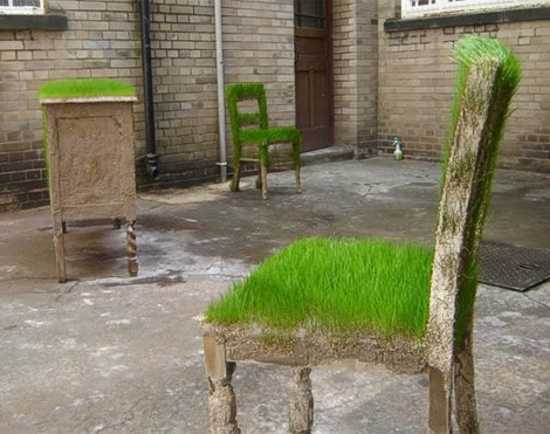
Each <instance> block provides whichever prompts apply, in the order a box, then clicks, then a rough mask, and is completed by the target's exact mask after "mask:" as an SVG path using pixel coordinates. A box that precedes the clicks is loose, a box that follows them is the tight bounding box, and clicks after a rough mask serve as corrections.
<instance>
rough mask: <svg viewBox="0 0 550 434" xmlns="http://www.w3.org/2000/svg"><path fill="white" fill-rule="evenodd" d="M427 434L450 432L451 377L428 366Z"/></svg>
mask: <svg viewBox="0 0 550 434" xmlns="http://www.w3.org/2000/svg"><path fill="white" fill-rule="evenodd" d="M428 375H429V377H430V386H429V387H430V397H429V407H430V408H429V416H428V417H429V420H428V434H452V424H451V415H452V403H451V393H452V385H451V381H452V378H451V376H450V375H445V374H443V373H442V372H441V371H440V370H439V369H436V368H432V367H430V368H429V369H428Z"/></svg>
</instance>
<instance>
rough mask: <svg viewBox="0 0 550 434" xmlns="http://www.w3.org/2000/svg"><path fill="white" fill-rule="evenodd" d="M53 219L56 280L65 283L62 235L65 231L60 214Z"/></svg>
mask: <svg viewBox="0 0 550 434" xmlns="http://www.w3.org/2000/svg"><path fill="white" fill-rule="evenodd" d="M53 220H54V222H53V245H54V249H55V266H56V272H57V280H58V282H59V283H65V282H66V281H67V274H66V270H65V240H64V236H63V234H64V233H65V231H64V224H63V218H62V217H61V216H54V218H53Z"/></svg>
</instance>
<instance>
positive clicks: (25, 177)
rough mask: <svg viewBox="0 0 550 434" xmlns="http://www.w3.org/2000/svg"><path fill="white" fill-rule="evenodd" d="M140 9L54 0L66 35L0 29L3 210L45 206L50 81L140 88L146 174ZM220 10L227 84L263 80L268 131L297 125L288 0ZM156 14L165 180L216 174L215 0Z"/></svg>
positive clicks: (170, 3) (162, 1) (159, 5)
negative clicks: (100, 81) (45, 89)
mask: <svg viewBox="0 0 550 434" xmlns="http://www.w3.org/2000/svg"><path fill="white" fill-rule="evenodd" d="M50 4H52V2H50ZM137 4H138V2H137V1H134V0H114V1H73V0H59V1H56V2H55V6H56V7H59V8H61V9H63V10H64V13H65V14H66V15H67V17H68V26H69V28H68V30H66V31H7V30H0V62H1V68H0V99H1V100H2V104H1V105H0V124H1V128H0V210H6V209H10V208H15V207H23V208H24V207H29V206H38V205H44V204H47V201H48V196H47V187H46V179H45V165H44V161H43V159H42V152H41V150H42V115H41V111H40V106H39V103H38V99H37V90H38V89H39V87H40V86H41V85H42V84H43V83H44V82H45V81H47V80H54V79H60V78H95V77H104V78H119V79H123V80H126V81H128V82H130V83H132V84H134V85H136V86H137V88H138V94H139V95H138V96H139V99H140V101H139V102H138V104H136V105H135V112H136V116H135V119H136V120H135V122H136V125H135V127H136V138H137V141H136V150H137V152H136V154H137V156H138V162H137V164H138V169H142V168H143V155H144V154H145V148H144V141H143V128H144V127H143V108H142V72H141V58H140V53H141V44H140V33H139V14H138V12H139V11H138V10H137ZM224 6H225V7H224V11H223V12H224V24H225V29H224V30H225V32H226V34H225V55H226V80H227V82H228V83H230V82H234V81H262V82H263V83H266V85H267V86H266V87H267V90H268V96H269V104H270V105H269V109H270V118H271V120H272V122H273V124H274V125H278V124H289V123H290V124H293V123H294V118H295V114H294V48H293V47H294V43H293V34H294V30H293V29H294V27H293V2H292V0H282V1H276V2H275V1H272V0H262V1H258V0H256V1H250V0H225V1H224ZM152 13H153V17H152V18H153V23H152V45H153V52H152V55H153V68H154V97H155V108H156V116H157V125H156V132H157V139H158V143H157V145H158V153H159V154H160V163H161V172H162V177H161V181H162V183H164V184H171V183H181V182H190V181H194V180H204V179H207V178H211V177H214V176H216V175H217V173H218V169H217V166H216V162H217V161H218V137H217V102H216V70H215V42H214V17H213V14H214V6H213V0H154V1H153V2H152ZM138 173H143V170H138ZM143 182H145V179H144V178H142V179H140V183H141V184H143Z"/></svg>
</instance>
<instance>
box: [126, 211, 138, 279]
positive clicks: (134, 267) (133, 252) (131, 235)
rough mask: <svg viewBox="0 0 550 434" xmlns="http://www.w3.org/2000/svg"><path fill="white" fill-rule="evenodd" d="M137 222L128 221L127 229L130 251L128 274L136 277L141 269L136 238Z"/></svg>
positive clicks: (128, 251)
mask: <svg viewBox="0 0 550 434" xmlns="http://www.w3.org/2000/svg"><path fill="white" fill-rule="evenodd" d="M135 225H136V222H135V220H134V221H130V222H128V227H127V230H126V249H127V253H128V274H130V276H131V277H136V276H137V275H138V271H139V263H138V258H137V240H136V228H135Z"/></svg>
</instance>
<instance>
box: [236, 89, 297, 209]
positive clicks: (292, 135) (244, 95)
mask: <svg viewBox="0 0 550 434" xmlns="http://www.w3.org/2000/svg"><path fill="white" fill-rule="evenodd" d="M226 98H227V106H228V109H229V119H230V123H231V135H232V138H233V179H232V182H231V191H233V192H236V191H239V182H240V177H241V163H243V162H244V163H246V162H249V163H250V162H254V163H259V164H260V179H259V186H260V185H261V189H262V196H263V198H264V199H267V171H268V168H269V165H270V158H269V146H270V145H273V144H277V143H291V144H292V160H293V163H294V170H295V172H296V192H297V193H300V192H301V188H302V187H301V183H300V153H301V152H302V139H301V134H300V131H298V129H296V128H294V127H279V128H270V127H269V118H268V113H267V98H266V93H265V88H264V85H263V84H261V83H238V84H231V85H228V86H226ZM251 100H252V101H255V102H256V103H257V109H258V110H257V111H255V112H243V111H240V110H239V103H240V102H243V101H251ZM246 145H256V146H257V156H254V157H245V156H244V155H243V147H244V146H246Z"/></svg>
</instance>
